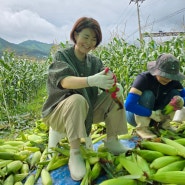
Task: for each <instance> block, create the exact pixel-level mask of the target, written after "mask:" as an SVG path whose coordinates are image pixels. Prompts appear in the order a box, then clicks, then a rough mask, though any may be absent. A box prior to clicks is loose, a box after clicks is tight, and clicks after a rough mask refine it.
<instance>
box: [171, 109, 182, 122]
mask: <svg viewBox="0 0 185 185" xmlns="http://www.w3.org/2000/svg"><path fill="white" fill-rule="evenodd" d="M172 121H174V122H178V123H182V122H183V121H185V107H183V108H182V109H181V110H177V111H176V112H175V115H174V117H173V120H172Z"/></svg>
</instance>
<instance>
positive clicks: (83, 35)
mask: <svg viewBox="0 0 185 185" xmlns="http://www.w3.org/2000/svg"><path fill="white" fill-rule="evenodd" d="M75 40H76V44H75V54H77V55H82V56H83V55H84V56H85V55H86V54H87V53H88V52H89V51H90V50H92V49H94V48H95V46H96V43H97V38H96V34H95V32H94V30H92V29H90V28H85V29H83V30H82V31H81V32H79V33H75ZM77 57H78V56H77Z"/></svg>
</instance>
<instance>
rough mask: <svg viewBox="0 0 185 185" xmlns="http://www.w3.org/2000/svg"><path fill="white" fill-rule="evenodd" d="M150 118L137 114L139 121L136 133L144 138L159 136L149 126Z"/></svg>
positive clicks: (136, 117)
mask: <svg viewBox="0 0 185 185" xmlns="http://www.w3.org/2000/svg"><path fill="white" fill-rule="evenodd" d="M150 120H151V119H150V118H149V117H144V116H138V115H135V121H136V123H137V126H136V133H137V134H138V135H139V136H140V137H141V138H143V139H152V138H155V137H157V136H156V135H155V134H154V133H153V132H152V131H151V130H150V128H149V124H150Z"/></svg>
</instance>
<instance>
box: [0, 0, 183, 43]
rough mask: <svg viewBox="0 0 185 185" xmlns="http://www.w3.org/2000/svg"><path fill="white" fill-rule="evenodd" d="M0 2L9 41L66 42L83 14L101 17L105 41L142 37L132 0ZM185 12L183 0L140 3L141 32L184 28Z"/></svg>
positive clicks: (0, 24)
mask: <svg viewBox="0 0 185 185" xmlns="http://www.w3.org/2000/svg"><path fill="white" fill-rule="evenodd" d="M0 3H1V6H0V12H1V13H0V37H1V38H3V39H6V40H8V41H9V42H13V43H19V42H22V41H25V40H38V41H41V42H46V43H53V42H57V43H59V42H65V41H66V40H69V32H70V30H71V28H72V26H73V24H74V22H75V21H76V19H78V18H79V17H81V16H88V17H93V18H95V19H97V20H98V21H99V23H100V25H101V28H102V32H103V43H106V42H108V41H109V40H110V39H111V38H112V37H113V36H115V35H118V36H121V37H123V38H124V39H125V40H135V39H137V38H139V33H138V17H137V6H136V4H135V3H134V2H132V3H130V0H115V1H113V0H91V1H87V0H52V1H51V0H32V1H29V0H16V1H15V0H6V1H4V0H1V1H0ZM129 3H130V4H129ZM184 15H185V2H184V0H175V1H170V0H163V1H158V0H145V1H143V3H140V20H141V26H142V32H146V31H147V32H158V31H159V30H162V31H185V22H184ZM148 25H150V26H148Z"/></svg>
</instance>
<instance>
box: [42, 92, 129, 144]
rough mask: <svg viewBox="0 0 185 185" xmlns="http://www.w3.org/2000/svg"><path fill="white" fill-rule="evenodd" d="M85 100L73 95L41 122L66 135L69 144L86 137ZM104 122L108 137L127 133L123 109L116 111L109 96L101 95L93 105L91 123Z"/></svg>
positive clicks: (86, 105) (86, 108) (86, 110)
mask: <svg viewBox="0 0 185 185" xmlns="http://www.w3.org/2000/svg"><path fill="white" fill-rule="evenodd" d="M88 108H89V107H88V103H87V101H86V99H85V98H84V97H83V96H81V95H79V94H74V95H71V96H69V97H68V98H66V99H65V100H63V101H61V102H60V103H59V104H58V106H57V107H56V108H55V109H54V110H53V111H52V112H51V113H50V114H49V115H48V116H47V117H46V118H44V119H43V121H44V122H45V123H46V124H47V125H48V126H50V127H52V129H53V130H55V131H58V132H61V133H66V134H67V137H68V140H69V142H72V141H74V140H76V139H78V138H85V137H87V134H86V129H85V124H84V122H85V120H86V116H87V113H88ZM99 122H105V124H106V133H107V135H108V136H117V135H122V134H126V133H127V121H126V114H125V109H121V110H118V105H117V104H116V103H115V102H114V101H113V100H112V98H111V97H110V95H109V94H107V93H102V94H101V95H99V98H98V100H97V102H96V104H95V108H94V114H93V123H99Z"/></svg>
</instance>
